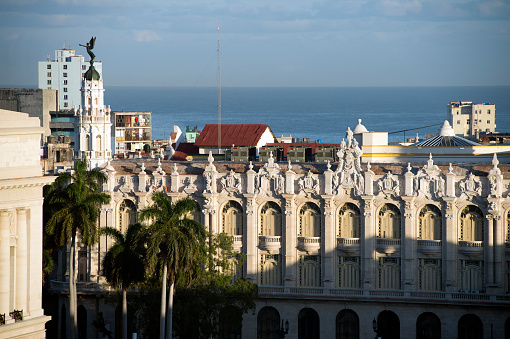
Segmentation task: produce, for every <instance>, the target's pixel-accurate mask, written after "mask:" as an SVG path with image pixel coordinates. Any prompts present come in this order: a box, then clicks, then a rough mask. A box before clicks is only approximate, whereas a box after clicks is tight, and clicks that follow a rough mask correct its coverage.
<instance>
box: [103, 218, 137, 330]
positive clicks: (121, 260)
mask: <svg viewBox="0 0 510 339" xmlns="http://www.w3.org/2000/svg"><path fill="white" fill-rule="evenodd" d="M143 229H144V227H143V226H142V225H141V224H138V223H137V224H131V225H129V227H128V229H127V232H126V235H124V234H122V233H121V232H120V231H119V230H117V229H115V228H113V227H103V228H101V230H100V232H101V234H104V235H107V236H110V237H112V238H114V239H115V245H113V246H112V247H110V249H108V252H106V256H105V258H104V261H103V274H104V276H105V277H106V281H107V282H108V284H110V285H111V286H112V287H114V288H117V289H121V290H122V338H123V339H127V335H128V334H127V290H128V288H129V287H130V286H131V285H132V284H136V283H139V282H142V281H143V280H144V277H145V265H144V262H143V259H142V258H143V255H144V251H145V243H144V239H143V236H142V235H143Z"/></svg>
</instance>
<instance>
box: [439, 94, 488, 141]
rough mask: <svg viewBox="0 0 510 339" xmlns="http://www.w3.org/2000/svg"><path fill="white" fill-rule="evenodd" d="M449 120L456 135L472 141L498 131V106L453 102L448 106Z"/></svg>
mask: <svg viewBox="0 0 510 339" xmlns="http://www.w3.org/2000/svg"><path fill="white" fill-rule="evenodd" d="M447 120H448V121H449V122H450V125H451V126H452V127H453V130H454V131H455V134H456V135H459V136H463V137H467V138H470V139H473V138H476V139H478V138H479V135H480V134H483V133H493V132H495V130H496V105H493V104H489V103H483V104H473V102H472V101H452V102H450V104H448V110H447Z"/></svg>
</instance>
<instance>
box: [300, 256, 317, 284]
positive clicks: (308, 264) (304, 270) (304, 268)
mask: <svg viewBox="0 0 510 339" xmlns="http://www.w3.org/2000/svg"><path fill="white" fill-rule="evenodd" d="M299 286H303V287H311V286H317V287H318V286H321V256H320V255H300V256H299Z"/></svg>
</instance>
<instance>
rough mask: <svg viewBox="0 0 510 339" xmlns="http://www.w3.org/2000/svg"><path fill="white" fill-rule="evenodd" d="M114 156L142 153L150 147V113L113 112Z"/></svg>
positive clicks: (146, 151)
mask: <svg viewBox="0 0 510 339" xmlns="http://www.w3.org/2000/svg"><path fill="white" fill-rule="evenodd" d="M113 113H114V115H115V154H119V153H130V152H144V153H148V152H149V150H150V146H151V139H152V138H151V112H113Z"/></svg>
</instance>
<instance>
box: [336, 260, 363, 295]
mask: <svg viewBox="0 0 510 339" xmlns="http://www.w3.org/2000/svg"><path fill="white" fill-rule="evenodd" d="M359 263H360V260H359V257H343V256H339V257H338V287H340V288H360V287H361V274H360V265H359Z"/></svg>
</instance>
